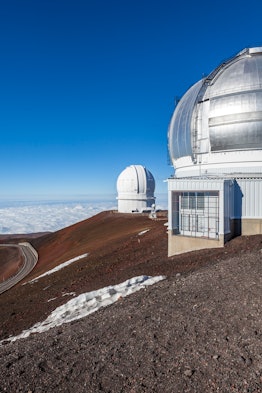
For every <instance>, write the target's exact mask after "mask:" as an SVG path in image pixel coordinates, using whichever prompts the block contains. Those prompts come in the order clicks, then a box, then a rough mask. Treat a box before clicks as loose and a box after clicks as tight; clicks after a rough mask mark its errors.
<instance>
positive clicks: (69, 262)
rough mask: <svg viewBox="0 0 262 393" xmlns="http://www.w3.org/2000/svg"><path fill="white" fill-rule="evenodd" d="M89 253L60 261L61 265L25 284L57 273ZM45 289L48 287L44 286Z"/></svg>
mask: <svg viewBox="0 0 262 393" xmlns="http://www.w3.org/2000/svg"><path fill="white" fill-rule="evenodd" d="M88 255H89V254H88V253H86V254H82V255H79V256H78V257H75V258H72V259H69V261H66V262H63V263H60V265H58V266H56V267H54V269H52V270H48V272H45V273H43V274H41V275H40V276H38V277H36V278H33V279H32V280H30V281H28V282H26V283H25V284H32V283H34V282H37V281H38V280H39V278H42V277H45V276H49V274H52V273H55V272H57V271H58V270H61V269H63V268H64V267H66V266H68V265H70V264H71V263H73V262H76V261H79V259H82V258H85V257H87V256H88ZM25 284H23V285H25ZM47 288H48V287H47ZM44 289H46V288H44Z"/></svg>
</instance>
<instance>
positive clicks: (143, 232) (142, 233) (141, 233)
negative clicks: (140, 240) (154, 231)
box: [138, 229, 150, 236]
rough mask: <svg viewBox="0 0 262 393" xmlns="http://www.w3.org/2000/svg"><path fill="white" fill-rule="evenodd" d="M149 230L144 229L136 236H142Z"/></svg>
mask: <svg viewBox="0 0 262 393" xmlns="http://www.w3.org/2000/svg"><path fill="white" fill-rule="evenodd" d="M149 231H150V229H145V230H144V231H141V232H139V234H138V236H141V235H144V234H145V233H147V232H149Z"/></svg>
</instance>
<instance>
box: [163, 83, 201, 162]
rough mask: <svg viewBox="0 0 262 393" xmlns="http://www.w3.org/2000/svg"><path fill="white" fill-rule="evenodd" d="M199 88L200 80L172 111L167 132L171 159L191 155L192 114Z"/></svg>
mask: <svg viewBox="0 0 262 393" xmlns="http://www.w3.org/2000/svg"><path fill="white" fill-rule="evenodd" d="M201 87H202V80H200V81H199V82H197V83H196V84H194V85H193V86H192V87H191V88H190V89H189V90H188V91H187V92H186V94H185V95H184V96H183V97H182V99H181V100H180V101H179V103H178V105H177V107H176V109H175V111H174V114H173V116H172V119H171V122H170V126H169V130H168V139H169V152H170V157H171V158H172V159H178V158H180V157H184V156H191V155H192V138H191V132H192V128H191V123H192V114H193V110H194V105H195V102H196V98H197V96H198V93H199V91H200V89H201Z"/></svg>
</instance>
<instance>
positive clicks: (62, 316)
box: [0, 276, 166, 344]
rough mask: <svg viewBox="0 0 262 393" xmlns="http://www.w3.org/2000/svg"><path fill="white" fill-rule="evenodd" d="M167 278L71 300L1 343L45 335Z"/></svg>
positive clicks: (143, 279) (149, 279)
mask: <svg viewBox="0 0 262 393" xmlns="http://www.w3.org/2000/svg"><path fill="white" fill-rule="evenodd" d="M165 278H166V277H165V276H156V277H151V276H138V277H134V278H131V279H129V280H126V281H124V282H123V283H121V284H118V285H110V286H108V287H105V288H102V289H98V290H96V291H92V292H87V293H83V294H81V295H79V296H77V297H76V298H74V299H71V300H69V301H68V302H67V303H65V304H64V305H62V306H60V307H57V308H56V309H55V310H54V311H53V312H52V313H51V314H50V315H49V316H48V317H47V319H46V320H45V321H43V322H38V323H36V324H35V325H34V326H32V327H31V328H30V329H28V330H24V331H23V332H22V333H21V334H19V335H18V336H13V337H9V338H8V339H6V340H2V341H0V344H2V343H3V341H5V342H6V341H10V342H13V341H16V340H18V339H20V338H25V337H28V336H30V334H32V333H43V332H45V331H47V330H49V329H51V328H53V327H56V326H60V325H62V324H64V323H69V322H72V321H74V320H76V319H80V318H84V317H85V316H87V315H89V314H91V313H93V312H95V311H97V310H99V309H100V308H101V307H106V306H109V305H110V304H113V303H114V302H116V301H117V300H118V299H119V298H121V297H125V296H128V295H130V294H131V293H134V292H137V291H139V290H140V289H142V288H145V287H146V286H148V285H152V284H155V283H157V282H158V281H161V280H164V279H165Z"/></svg>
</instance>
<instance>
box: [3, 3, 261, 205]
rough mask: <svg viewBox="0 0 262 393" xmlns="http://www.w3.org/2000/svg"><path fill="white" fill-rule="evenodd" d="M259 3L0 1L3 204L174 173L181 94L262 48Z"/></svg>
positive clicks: (161, 186)
mask: <svg viewBox="0 0 262 393" xmlns="http://www.w3.org/2000/svg"><path fill="white" fill-rule="evenodd" d="M261 12H262V3H261V0H249V1H242V0H237V1H236V0H233V1H229V0H220V1H195V0H194V1H193V0H189V1H175V0H161V1H155V0H92V1H91V0H23V1H21V0H8V1H4V2H1V9H0V42H1V55H0V56H1V61H0V70H1V83H0V129H1V141H0V168H1V169H0V178H1V188H0V199H1V198H5V197H8V196H10V197H19V196H24V195H26V196H30V197H37V196H39V195H47V196H54V195H61V196H64V197H66V196H69V195H80V194H81V195H90V194H101V193H103V194H109V193H110V194H112V193H115V192H116V180H117V176H118V175H119V174H120V172H121V171H122V170H123V169H125V167H126V166H128V165H131V164H142V165H144V166H146V167H147V168H148V169H149V170H150V171H151V172H152V173H153V175H154V177H155V180H156V184H157V187H156V192H165V191H166V183H164V182H163V180H165V179H166V178H167V177H169V176H170V175H171V174H172V173H173V168H172V167H171V166H170V164H169V163H168V153H167V128H168V123H169V120H170V117H171V115H172V112H173V108H174V101H175V97H176V96H181V95H183V93H184V92H185V91H186V90H187V89H188V87H189V86H190V85H192V84H193V83H195V82H196V81H197V80H199V79H200V78H201V77H202V76H203V75H206V74H208V73H209V72H211V71H212V70H213V69H214V68H215V67H216V66H217V65H218V64H219V63H220V62H221V61H223V60H224V59H226V58H228V57H231V56H232V55H234V54H235V53H237V52H239V51H240V50H241V49H243V48H245V47H247V46H256V45H261V44H262V38H261Z"/></svg>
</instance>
